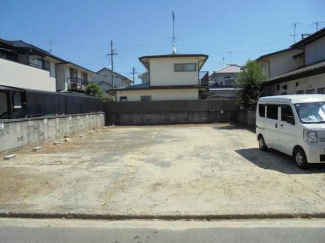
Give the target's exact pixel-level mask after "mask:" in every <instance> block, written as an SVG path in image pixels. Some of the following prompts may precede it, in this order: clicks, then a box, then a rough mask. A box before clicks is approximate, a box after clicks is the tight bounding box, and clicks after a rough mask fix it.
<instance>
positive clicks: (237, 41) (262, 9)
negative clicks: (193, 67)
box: [0, 0, 325, 82]
mask: <svg viewBox="0 0 325 243" xmlns="http://www.w3.org/2000/svg"><path fill="white" fill-rule="evenodd" d="M324 9H325V1H324V0H271V1H266V0H248V1H242V0H223V1H219V0H199V1H198V0H187V1H183V0H143V1H142V0H91V1H90V0H29V1H27V0H1V1H0V23H1V27H0V38H5V39H8V40H24V41H26V42H29V43H31V44H34V45H36V46H38V47H41V48H43V49H45V50H49V43H48V42H49V41H55V42H57V43H56V44H55V45H54V47H53V54H54V55H57V56H59V57H62V58H64V59H66V60H69V61H72V62H75V63H77V64H79V65H82V66H84V67H87V68H89V69H91V70H93V71H98V70H99V69H101V68H102V67H104V66H106V67H107V66H108V65H109V57H107V56H106V57H105V55H106V54H107V53H109V52H110V41H111V40H113V41H114V47H115V48H114V49H116V51H117V53H118V56H115V58H114V70H115V71H117V72H119V73H121V74H123V75H125V76H127V77H132V75H131V74H129V73H130V72H131V71H132V67H135V68H136V70H137V72H138V74H140V73H142V72H144V71H145V68H144V67H143V66H142V65H141V63H140V62H139V59H138V58H139V57H140V56H143V55H155V54H169V53H171V52H172V39H171V37H172V20H171V12H172V11H174V12H175V15H176V23H175V32H176V34H175V35H176V37H177V44H176V46H177V52H178V53H203V54H208V55H209V59H208V61H207V63H206V65H205V66H204V67H203V70H207V71H210V72H212V71H213V70H215V69H218V68H220V66H221V63H222V58H223V57H224V58H225V63H229V62H230V54H229V52H231V59H232V60H231V62H232V63H236V64H239V65H242V64H244V63H245V62H246V60H247V59H248V58H250V59H255V58H257V57H259V56H260V55H263V54H266V53H269V52H273V51H277V50H280V49H284V48H287V47H289V46H290V45H291V44H292V43H293V38H292V37H290V34H291V33H292V27H290V24H292V23H294V22H299V23H302V24H303V25H301V26H299V27H298V29H297V33H298V34H301V33H312V32H314V31H315V26H310V24H311V23H313V22H315V21H325V13H324ZM322 26H323V27H325V25H322ZM297 38H298V39H299V38H300V37H297ZM137 82H139V80H137Z"/></svg>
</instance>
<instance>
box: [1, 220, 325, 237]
mask: <svg viewBox="0 0 325 243" xmlns="http://www.w3.org/2000/svg"><path fill="white" fill-rule="evenodd" d="M0 242H1V243H7V242H8V243H18V242H19V243H20V242H24V243H29V242H33V243H38V242H39V243H56V242H60V243H64V242H72V243H90V242H96V243H97V242H98V243H99V242H105V243H108V242H113V243H122V242H137V243H139V242H141V243H144V242H168V243H170V242H187V243H189V242H200V243H201V242H231V243H237V242H238V243H239V242H241V243H244V242H247V243H254V242H259V243H260V242H264V243H265V242H266V243H267V242H277V243H278V242H286V243H290V242H292V243H299V242H301V243H306V242H308V243H314V242H315V243H316V242H317V243H324V242H325V220H262V221H260V220H259V221H257V220H254V221H249V220H245V221H213V222H195V221H194V222H193V221H173V222H170V221H81V220H31V219H0Z"/></svg>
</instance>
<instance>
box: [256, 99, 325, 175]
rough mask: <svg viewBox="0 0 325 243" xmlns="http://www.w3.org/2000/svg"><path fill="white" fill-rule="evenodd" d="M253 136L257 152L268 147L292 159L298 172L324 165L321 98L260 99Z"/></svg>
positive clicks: (323, 106) (324, 113) (323, 103)
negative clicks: (309, 167) (256, 142)
mask: <svg viewBox="0 0 325 243" xmlns="http://www.w3.org/2000/svg"><path fill="white" fill-rule="evenodd" d="M256 136H257V140H258V143H259V147H260V149H261V150H263V151H266V150H267V149H268V147H270V148H273V149H276V150H278V151H281V152H283V153H286V154H288V155H292V156H293V157H294V159H295V161H296V163H297V165H298V167H299V168H301V169H305V168H308V165H309V164H310V163H325V95H281V96H269V97H262V98H260V99H259V100H258V104H257V109H256Z"/></svg>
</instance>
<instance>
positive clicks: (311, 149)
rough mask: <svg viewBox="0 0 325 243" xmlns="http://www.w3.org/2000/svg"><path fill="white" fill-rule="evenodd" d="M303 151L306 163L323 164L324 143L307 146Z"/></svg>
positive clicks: (324, 154)
mask: <svg viewBox="0 0 325 243" xmlns="http://www.w3.org/2000/svg"><path fill="white" fill-rule="evenodd" d="M304 150H305V153H306V156H307V160H308V163H325V143H324V144H323V143H315V144H308V146H304Z"/></svg>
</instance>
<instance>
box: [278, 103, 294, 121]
mask: <svg viewBox="0 0 325 243" xmlns="http://www.w3.org/2000/svg"><path fill="white" fill-rule="evenodd" d="M288 116H293V112H292V109H291V107H290V105H284V106H281V121H285V122H286V121H287V117H288Z"/></svg>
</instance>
